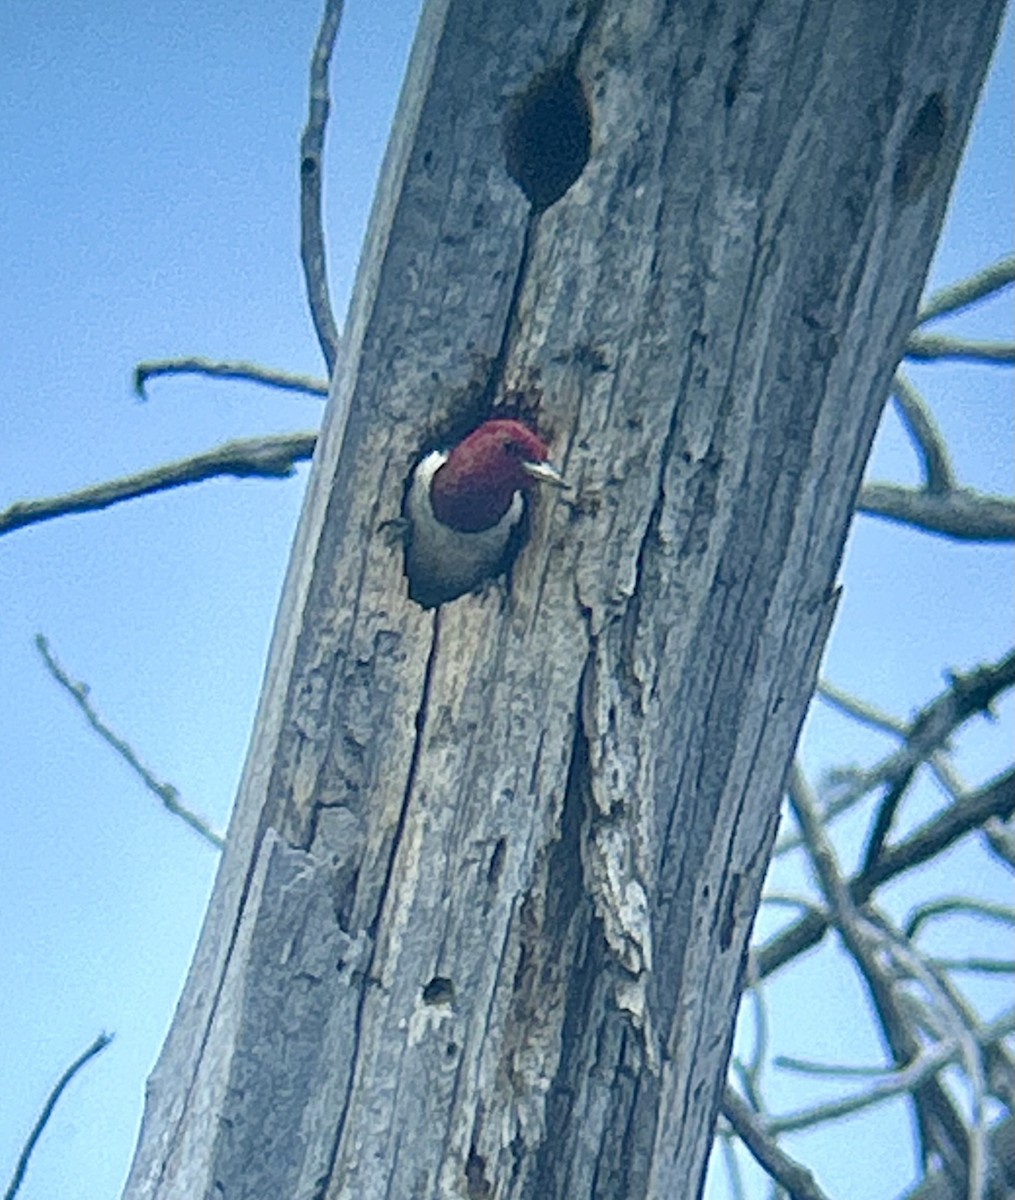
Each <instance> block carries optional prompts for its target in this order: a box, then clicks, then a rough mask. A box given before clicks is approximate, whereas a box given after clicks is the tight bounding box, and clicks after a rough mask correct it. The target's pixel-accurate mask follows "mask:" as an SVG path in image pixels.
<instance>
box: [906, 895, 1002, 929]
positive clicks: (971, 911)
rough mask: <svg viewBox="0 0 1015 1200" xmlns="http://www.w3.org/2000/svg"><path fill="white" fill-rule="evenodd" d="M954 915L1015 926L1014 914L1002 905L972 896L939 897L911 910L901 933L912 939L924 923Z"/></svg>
mask: <svg viewBox="0 0 1015 1200" xmlns="http://www.w3.org/2000/svg"><path fill="white" fill-rule="evenodd" d="M956 914H962V915H965V916H973V917H983V918H985V919H986V920H988V921H1002V922H1004V924H1006V925H1012V924H1015V913H1013V912H1012V911H1011V909H1010V908H1008V907H1007V906H1005V905H1003V904H990V903H988V901H986V900H976V899H974V898H973V897H972V896H939V897H937V898H936V899H934V900H930V901H928V902H927V903H926V904H920V905H918V906H917V907H916V908H914V909H913V911H912V912H911V913H910V914H909V920H908V921H907V922H906V925H905V928H904V929H903V933H904V934H905V936H906V937H907V938H910V939H912V938H914V937H915V936H916V934H917V932H918V931H919V929H920V927H921V926H922V925H923V924H924V923H925V922H927V921H931V920H933V919H934V918H936V917H950V916H955V915H956Z"/></svg>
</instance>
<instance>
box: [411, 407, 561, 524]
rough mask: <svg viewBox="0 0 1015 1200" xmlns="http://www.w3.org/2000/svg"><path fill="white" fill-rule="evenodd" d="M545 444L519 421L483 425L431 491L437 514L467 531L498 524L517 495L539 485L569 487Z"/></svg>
mask: <svg viewBox="0 0 1015 1200" xmlns="http://www.w3.org/2000/svg"><path fill="white" fill-rule="evenodd" d="M548 458H549V450H548V449H547V447H546V443H545V442H544V441H543V440H542V438H540V437H539V435H538V434H537V433H534V432H533V431H532V430H531V429H529V428H528V426H526V425H523V424H522V423H521V422H520V421H514V420H509V419H505V418H499V419H496V420H491V421H484V422H483V424H482V425H480V426H479V428H478V429H474V430H473V431H472V433H470V434H469V436H468V437H466V438H464V439H463V440H462V441H460V442H459V443H458V445H457V446H455V447H454V448H453V449H452V450H451V452H450V453H449V454H448V457H447V459H446V461H445V462H444V464H443V465H442V466H441V467H439V468H438V470H437V471H436V473H435V474H434V477H433V483H432V485H431V489H430V501H431V504H432V506H433V511H434V516H435V517H436V518H437V520H438V521H441V522H442V523H443V524H445V525H450V526H451V527H452V528H453V529H457V530H460V531H461V532H463V533H478V532H479V531H480V530H483V529H489V528H490V527H491V526H493V525H496V524H497V522H498V521H499V520H500V519H501V518H502V517H503V516H504V514H505V513H506V512H507V511H508V508H509V507H510V506H511V501H512V500H513V499H514V494H515V492H518V491H523V492H524V491H526V490H527V489H528V488H530V487H531V486H532V484H534V483H547V484H550V485H551V486H553V487H567V484H566V483H565V481H564V479H563V477H562V476H561V474H560V472H559V471H558V470H557V468H556V467H554V466H553V464H552V463H550V462H549V461H548Z"/></svg>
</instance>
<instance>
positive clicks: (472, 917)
mask: <svg viewBox="0 0 1015 1200" xmlns="http://www.w3.org/2000/svg"><path fill="white" fill-rule="evenodd" d="M1001 10H1002V3H1001V0H984V2H981V3H976V4H970V3H968V0H962V2H960V0H912V2H909V3H905V4H902V3H900V4H895V5H886V4H885V3H884V2H883V0H845V2H843V3H837V4H813V3H807V2H806V0H795V2H791V0H770V2H763V3H761V4H757V3H747V2H746V0H731V2H730V3H728V4H723V5H720V6H713V5H704V4H692V5H684V6H682V7H678V6H668V5H663V4H653V3H650V2H649V0H596V2H594V3H592V4H591V5H590V6H588V7H587V8H586V6H584V5H578V4H571V3H569V2H567V0H544V2H543V3H541V4H539V3H536V4H533V3H531V2H529V0H526V2H524V3H522V2H521V0H516V2H510V0H509V2H505V3H502V4H497V5H493V4H483V3H481V2H480V0H449V2H445V0H435V2H433V3H430V4H429V5H428V6H427V8H426V10H425V12H424V15H423V19H422V25H421V28H420V32H419V35H418V37H417V42H416V46H415V49H414V52H413V56H412V61H411V64H410V69H409V75H408V79H407V82H406V86H405V90H404V94H403V97H402V102H401V106H400V109H399V115H398V119H397V121H396V125H395V129H394V132H393V135H392V142H391V146H390V148H389V152H388V156H387V159H386V163H385V168H384V172H383V177H382V182H381V186H380V190H379V194H378V199H377V202H376V205H375V211H374V215H373V218H372V223H371V229H370V233H369V235H368V239H367V245H366V249H365V251H364V257H363V263H362V267H361V271H360V277H359V280H358V284H357V289H356V296H355V302H354V306H353V311H352V315H351V319H350V326H349V330H348V332H347V337H346V344H345V345H346V349H345V353H346V358H345V360H344V362H343V363H342V364H341V366H340V370H339V374H338V376H337V378H336V381H335V384H334V388H333V395H332V398H331V403H330V405H329V409H328V416H327V419H326V422H325V430H324V433H323V437H322V439H321V442H320V445H319V446H318V450H317V456H316V460H315V464H314V470H313V472H312V477H311V482H310V487H309V492H308V497H307V502H306V505H305V508H304V512H303V516H302V519H301V523H300V528H299V532H298V535H297V539H296V544H295V547H294V550H293V558H292V563H291V567H290V572H289V579H288V581H287V585H286V591H285V596H284V599H283V603H282V608H281V611H280V615H279V619H278V625H277V629H276V633H275V638H274V644H273V648H272V654H271V659H270V662H269V667H268V673H267V678H266V681H265V688H264V693H263V697H262V702H261V706H260V712H259V715H258V720H257V726H256V729H255V733H254V739H253V744H252V748H251V752H250V756H249V759H248V763H247V767H246V770H245V774H244V779H243V783H242V786H241V790H240V795H239V798H238V801H237V807H236V811H235V814H234V817H233V821H232V825H231V828H230V832H229V845H228V848H227V852H226V855H225V858H224V861H223V865H222V869H221V871H220V875H219V879H218V881H217V883H216V887H215V893H214V896H213V898H212V903H211V907H210V910H209V914H208V918H207V921H206V924H205V928H204V930H203V933H202V936H201V941H200V945H199V947H198V951H197V954H196V956H195V960H194V964H193V966H192V969H191V972H190V976H189V978H188V981H187V985H186V988H185V991H184V995H183V997H182V999H181V1002H180V1006H179V1010H178V1012H177V1016H176V1019H175V1021H174V1024H173V1028H172V1030H171V1033H170V1035H169V1038H168V1040H167V1043H166V1047H165V1049H164V1051H163V1054H162V1057H161V1058H160V1060H159V1064H158V1066H157V1067H156V1069H155V1071H154V1073H153V1075H152V1078H151V1081H150V1085H149V1094H148V1098H147V1109H146V1116H145V1122H144V1128H143V1130H142V1135H141V1139H140V1144H139V1147H138V1152H137V1157H136V1160H135V1163H134V1166H133V1170H132V1172H131V1176H130V1180H129V1182H128V1186H127V1191H126V1195H127V1196H128V1197H130V1198H131V1200H140V1198H142V1197H144V1198H154V1197H159V1198H160V1200H168V1198H170V1197H174V1198H180V1200H183V1198H186V1200H192V1198H193V1197H195V1196H215V1195H223V1196H228V1197H231V1198H232V1197H241V1196H242V1197H251V1198H254V1197H257V1198H264V1197H276V1196H277V1197H311V1196H313V1197H318V1196H327V1197H330V1198H338V1197H350V1198H352V1197H354V1198H356V1200H369V1198H372V1197H380V1196H387V1197H395V1198H399V1200H400V1198H402V1197H410V1196H411V1197H420V1198H422V1197H470V1198H473V1200H476V1198H481V1197H530V1198H535V1197H548V1198H549V1197H559V1198H564V1197H602V1198H606V1197H609V1198H621V1197H630V1198H632V1200H633V1198H635V1197H645V1196H652V1197H673V1196H690V1195H694V1194H695V1193H696V1191H697V1190H698V1188H699V1187H700V1183H701V1180H702V1177H703V1173H704V1167H705V1162H706V1159H707V1155H708V1150H709V1144H710V1139H711V1130H712V1126H713V1122H714V1118H715V1112H716V1106H717V1103H718V1097H719V1092H720V1088H721V1084H722V1081H723V1077H724V1073H725V1065H726V1060H727V1057H728V1053H729V1047H730V1039H731V1036H732V1026H733V1015H734V1013H735V1009H736V1003H737V998H738V994H739V989H740V985H741V973H742V967H743V963H744V958H745V951H746V945H747V940H748V936H749V933H750V928H751V923H752V920H753V917H754V913H755V908H756V904H757V899H758V893H759V889H760V886H761V882H762V878H763V875H764V871H765V865H766V862H767V858H768V854H769V851H770V848H771V843H772V838H773V836H774V831H775V826H776V821H777V817H778V809H779V800H780V795H781V790H782V784H783V778H784V774H785V771H786V768H787V764H788V761H789V758H790V755H791V752H792V748H793V744H794V742H795V739H796V736H797V732H798V729H799V726H800V722H801V720H802V718H803V714H804V711H805V707H806V704H807V700H808V697H809V695H810V692H811V689H812V686H813V683H814V679H815V675H816V671H817V665H818V660H819V658H820V654H821V650H822V646H823V644H824V640H825V636H826V633H827V630H828V625H829V622H830V619H831V616H832V613H833V611H834V607H835V592H834V581H835V573H836V569H837V565H838V562H839V557H840V553H841V549H842V544H843V540H844V537H845V533H846V529H847V526H848V521H849V516H850V512H851V510H852V506H853V501H854V498H855V495H856V492H857V488H858V486H859V483H860V477H861V472H862V469H863V463H864V461H865V458H866V455H867V452H868V448H869V445H870V441H871V438H872V436H873V433H874V429H875V427H876V423H877V419H878V414H879V412H880V408H881V405H882V400H883V397H884V396H885V395H886V393H887V389H888V384H889V380H890V377H891V373H892V369H893V366H894V364H895V362H896V361H897V359H898V357H899V354H900V352H901V350H902V347H903V344H904V341H905V338H906V336H907V334H908V333H909V330H910V328H911V324H912V319H913V315H914V313H915V311H916V304H917V299H918V296H919V293H920V288H921V284H922V281H923V277H924V274H925V270H926V266H927V262H928V260H929V256H930V253H931V250H932V247H933V243H934V239H935V236H936V232H937V229H938V226H939V224H940V220H941V216H942V213H943V210H944V205H945V202H946V198H947V194H948V189H949V186H950V182H951V179H952V176H953V174H954V171H955V167H956V164H957V161H958V157H959V153H960V150H961V147H962V143H963V140H964V137H965V132H966V129H967V126H968V122H969V119H970V115H971V109H972V105H973V101H974V98H975V96H976V93H977V91H978V88H979V84H980V81H981V78H982V75H983V72H984V70H985V68H986V64H987V59H988V56H989V51H990V47H991V45H992V43H993V38H994V35H995V31H996V27H997V23H998V21H999V18H1000V13H1001ZM574 78H576V79H577V80H580V84H581V88H582V89H583V92H584V96H585V98H586V100H587V104H588V107H589V109H590V112H591V141H590V145H589V150H588V161H587V164H586V165H585V166H584V169H583V170H582V171H581V173H580V176H579V178H578V179H577V181H576V182H574V183H573V185H572V186H570V187H569V188H567V189H566V190H565V191H564V194H563V196H562V198H560V199H559V200H558V201H557V202H556V203H553V204H550V200H551V199H552V198H553V195H554V194H555V193H558V192H559V191H560V190H561V182H562V180H563V181H564V185H565V186H566V179H567V177H568V168H569V165H570V164H571V163H573V161H574V159H575V156H578V158H579V159H580V158H581V156H582V154H583V153H584V142H583V136H584V135H583V131H582V128H581V120H580V116H579V118H578V120H577V123H576V120H575V105H576V103H579V104H580V97H579V100H578V101H576V92H575V87H576V85H575V84H574V82H573V79H574ZM527 94H528V96H529V108H527V107H526V101H525V99H524V97H525V96H526V95H527ZM533 104H534V105H535V106H536V107H537V108H538V110H539V111H538V113H537V117H538V119H537V120H535V121H534V122H533V121H529V123H528V125H527V124H526V119H527V118H526V114H527V113H530V114H531V106H532V105H533ZM555 123H557V125H563V126H564V128H559V127H557V125H555ZM540 129H545V130H546V131H547V134H546V140H545V142H543V143H542V144H541V145H540V144H539V137H540V134H539V130H540ZM505 131H507V132H505ZM540 156H541V157H540ZM508 163H509V164H510V167H511V171H512V172H513V174H514V176H515V177H516V178H519V179H522V180H523V182H525V184H526V187H527V188H528V190H529V193H530V194H531V195H533V196H535V197H536V201H537V204H536V207H537V208H541V207H542V206H546V205H550V206H549V207H545V208H543V210H542V211H530V205H529V203H528V201H527V200H526V197H525V195H524V194H523V192H522V191H521V189H520V188H519V187H518V186H517V184H516V183H515V182H514V181H513V179H512V177H511V175H509V173H508V169H507V164H508ZM515 392H522V393H524V394H525V396H526V397H527V398H528V400H529V401H533V400H538V421H539V425H540V428H541V429H542V430H543V432H544V433H547V434H549V435H551V437H552V440H553V449H554V456H555V458H556V459H557V460H558V461H559V462H561V463H562V465H563V466H564V468H565V471H566V474H567V475H568V477H569V479H570V480H571V482H572V484H573V485H574V490H573V492H572V493H571V494H570V495H569V496H564V497H561V498H557V497H550V498H549V499H547V498H545V497H543V498H541V500H540V504H539V506H538V509H537V511H536V513H535V519H534V522H533V531H532V540H531V544H530V545H529V546H528V547H526V549H525V550H524V551H523V553H522V556H521V558H520V560H519V563H518V565H517V567H516V570H515V573H514V578H513V580H512V581H511V586H510V593H509V596H508V598H507V599H506V600H505V599H504V597H503V596H502V595H501V594H499V593H498V592H496V590H494V591H491V592H490V593H489V594H487V595H485V596H483V597H466V598H464V599H462V600H460V601H457V602H455V603H453V604H451V605H447V606H445V607H444V608H442V609H441V610H439V612H438V613H437V614H436V615H434V614H432V613H427V612H424V611H423V610H421V609H420V608H419V607H418V606H416V605H414V604H413V603H412V602H411V601H409V600H408V599H407V598H406V594H405V579H404V577H403V573H402V561H401V551H400V548H399V547H398V545H397V538H394V537H392V533H391V529H390V528H387V527H386V522H390V521H392V520H394V519H395V518H397V516H398V514H399V509H400V504H401V499H402V488H403V483H404V480H405V478H406V475H407V473H408V471H409V468H410V466H411V464H412V462H413V459H414V457H415V456H416V455H417V454H418V452H419V451H420V449H421V448H422V447H423V445H424V444H427V443H430V442H431V441H433V440H435V439H439V438H440V437H441V436H442V435H445V436H446V435H449V434H451V433H453V432H456V431H458V432H460V431H461V430H462V429H463V427H464V426H465V425H466V424H467V423H468V422H469V421H470V420H472V421H474V420H476V419H477V418H478V417H479V416H481V415H482V414H483V413H485V412H486V411H488V409H489V407H490V405H491V404H494V403H498V402H503V400H504V398H505V397H506V396H508V395H509V394H511V393H515ZM315 939H318V944H317V945H316V946H315V945H313V944H312V943H313V942H314V940H315ZM329 962H330V964H331V966H330V969H329V966H328V963H329ZM314 1048H316V1049H317V1052H316V1053H315V1052H314Z"/></svg>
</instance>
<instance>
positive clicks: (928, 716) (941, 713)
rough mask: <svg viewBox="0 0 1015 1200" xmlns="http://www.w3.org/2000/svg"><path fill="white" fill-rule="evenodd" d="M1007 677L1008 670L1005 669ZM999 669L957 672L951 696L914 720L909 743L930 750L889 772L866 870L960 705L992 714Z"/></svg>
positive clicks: (1011, 665) (1011, 661)
mask: <svg viewBox="0 0 1015 1200" xmlns="http://www.w3.org/2000/svg"><path fill="white" fill-rule="evenodd" d="M1005 665H1006V670H1007V678H1008V679H1009V680H1010V681H1015V652H1013V653H1012V654H1010V655H1009V656H1008V658H1007V659H1005V660H1004V664H1002V666H1003V667H1004V666H1005ZM1002 677H1004V671H1002ZM996 678H997V676H996V673H995V672H994V670H993V669H992V668H989V667H981V668H979V669H978V670H975V671H971V672H969V674H967V675H960V674H953V675H952V677H951V679H952V688H951V696H950V697H949V698H948V699H946V700H945V701H944V702H943V703H936V704H932V705H930V706H929V707H928V708H925V709H924V710H923V711H922V712H921V713H920V714H919V715H918V716H917V718H916V719H915V720H914V721H913V724H912V725H911V726H910V729H909V732H908V733H907V735H906V747H907V748H911V747H916V746H921V745H925V746H927V747H928V751H927V753H924V754H921V755H919V756H917V757H912V758H910V760H909V761H908V762H907V763H905V764H904V765H903V766H902V769H901V770H898V771H895V772H893V773H892V774H891V775H890V776H886V778H885V783H886V784H887V785H888V786H887V788H886V790H885V793H884V795H883V796H882V798H881V801H880V803H879V804H878V807H877V811H876V812H875V814H874V820H873V822H872V825H871V832H870V835H869V837H868V839H867V845H866V847H865V849H864V856H863V868H862V870H863V872H864V873H865V874H869V873H870V872H871V871H872V870H873V868H874V866H875V865H876V863H877V860H878V858H879V857H880V856H881V852H882V850H883V848H884V844H885V840H886V839H887V837H888V834H889V832H890V831H891V827H892V822H893V821H894V819H895V813H896V810H897V809H898V806H899V804H900V803H901V801H902V797H903V795H904V794H905V792H906V790H907V789H908V787H909V784H910V782H911V781H912V778H913V775H914V773H915V772H916V770H917V767H918V766H919V765H920V763H921V762H923V761H925V759H926V758H928V757H929V753H930V749H932V748H934V747H936V746H940V745H942V744H943V743H944V741H945V739H946V737H947V732H946V731H947V730H949V728H950V727H951V724H952V720H953V716H954V713H955V711H956V709H958V711H962V712H970V713H972V712H982V713H985V714H987V715H990V711H991V709H990V706H991V704H992V703H993V700H994V696H995V695H996V692H995V691H994V687H995V681H996Z"/></svg>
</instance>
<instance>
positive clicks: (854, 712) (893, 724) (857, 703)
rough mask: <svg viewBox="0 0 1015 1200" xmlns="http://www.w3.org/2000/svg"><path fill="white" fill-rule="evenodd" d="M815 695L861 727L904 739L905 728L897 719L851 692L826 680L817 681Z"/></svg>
mask: <svg viewBox="0 0 1015 1200" xmlns="http://www.w3.org/2000/svg"><path fill="white" fill-rule="evenodd" d="M815 695H817V696H820V697H821V699H822V700H824V701H825V702H826V703H827V704H829V705H831V707H832V708H836V709H838V710H839V712H843V713H845V714H846V716H847V717H852V718H853V719H854V720H856V721H859V722H861V724H863V725H870V726H871V728H872V729H877V730H879V731H880V732H881V733H890V734H893V735H894V736H896V737H902V738H904V737H905V736H906V732H907V727H906V725H905V724H904V723H903V722H902V721H900V720H899V719H898V718H897V717H893V716H891V714H889V713H886V712H883V711H882V710H881V709H880V708H877V707H875V706H874V705H873V704H868V703H867V701H866V700H861V699H860V698H859V697H858V696H854V695H853V694H852V692H847V691H846V690H845V689H843V688H840V687H836V686H835V684H834V683H829V682H828V680H827V679H820V680H818V686H817V688H815Z"/></svg>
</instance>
